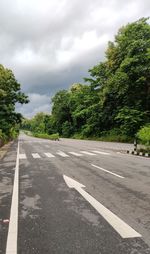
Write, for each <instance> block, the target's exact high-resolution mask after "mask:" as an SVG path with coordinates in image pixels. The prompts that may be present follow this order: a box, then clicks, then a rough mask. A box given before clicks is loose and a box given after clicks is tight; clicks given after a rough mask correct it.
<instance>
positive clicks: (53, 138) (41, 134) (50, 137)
mask: <svg viewBox="0 0 150 254" xmlns="http://www.w3.org/2000/svg"><path fill="white" fill-rule="evenodd" d="M33 136H34V137H37V138H45V139H51V140H59V134H58V133H56V134H52V135H48V134H46V133H33Z"/></svg>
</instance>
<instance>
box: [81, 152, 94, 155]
mask: <svg viewBox="0 0 150 254" xmlns="http://www.w3.org/2000/svg"><path fill="white" fill-rule="evenodd" d="M80 152H81V153H83V154H86V155H96V154H94V153H91V152H86V151H80Z"/></svg>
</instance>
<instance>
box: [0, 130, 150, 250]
mask: <svg viewBox="0 0 150 254" xmlns="http://www.w3.org/2000/svg"><path fill="white" fill-rule="evenodd" d="M129 146H130V145H127V144H125V145H124V148H120V145H119V144H114V143H111V144H110V143H105V142H95V141H79V140H69V139H62V140H60V141H49V140H44V139H37V138H33V137H28V136H26V135H24V134H21V135H20V137H19V142H15V143H14V144H13V145H12V146H11V148H10V149H9V151H8V153H7V155H6V156H5V157H4V158H3V160H1V161H0V254H150V159H149V158H144V157H143V158H142V157H137V156H133V155H127V154H121V153H118V151H119V150H123V149H126V148H127V147H128V148H127V149H129Z"/></svg>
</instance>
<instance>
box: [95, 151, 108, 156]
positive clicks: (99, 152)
mask: <svg viewBox="0 0 150 254" xmlns="http://www.w3.org/2000/svg"><path fill="white" fill-rule="evenodd" d="M92 152H93V153H98V154H104V155H110V153H106V152H101V151H92Z"/></svg>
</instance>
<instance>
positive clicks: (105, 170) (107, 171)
mask: <svg viewBox="0 0 150 254" xmlns="http://www.w3.org/2000/svg"><path fill="white" fill-rule="evenodd" d="M91 165H92V166H93V167H95V168H98V169H100V170H102V171H104V172H106V173H109V174H111V175H114V176H117V177H119V178H122V179H123V178H124V176H121V175H118V174H115V173H113V172H111V171H109V170H107V169H104V168H101V167H99V166H96V165H94V164H91Z"/></svg>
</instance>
